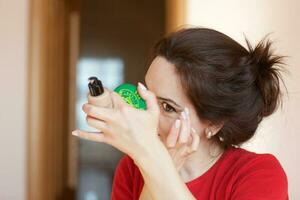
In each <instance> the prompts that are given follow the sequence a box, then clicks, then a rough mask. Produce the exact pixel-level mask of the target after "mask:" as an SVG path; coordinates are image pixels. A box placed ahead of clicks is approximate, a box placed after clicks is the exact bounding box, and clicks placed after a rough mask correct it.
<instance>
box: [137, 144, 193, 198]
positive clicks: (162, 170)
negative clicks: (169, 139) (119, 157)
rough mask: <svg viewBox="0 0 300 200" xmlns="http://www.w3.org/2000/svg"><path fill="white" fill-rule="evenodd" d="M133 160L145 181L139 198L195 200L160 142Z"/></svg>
mask: <svg viewBox="0 0 300 200" xmlns="http://www.w3.org/2000/svg"><path fill="white" fill-rule="evenodd" d="M134 160H135V164H136V165H137V166H138V167H139V169H140V171H141V174H142V176H143V178H144V183H145V185H144V188H143V191H142V193H141V196H140V200H151V199H155V200H176V199H178V200H182V199H185V200H195V197H194V196H193V195H192V194H191V192H190V191H189V189H188V188H187V186H186V185H185V183H184V182H183V181H182V179H181V178H180V175H179V174H178V172H177V170H176V168H175V166H174V164H173V161H172V159H171V157H170V155H169V153H168V151H167V149H166V148H165V147H164V146H163V144H162V143H160V142H157V144H156V145H155V147H152V151H151V152H147V153H144V154H143V155H141V156H140V158H138V159H134Z"/></svg>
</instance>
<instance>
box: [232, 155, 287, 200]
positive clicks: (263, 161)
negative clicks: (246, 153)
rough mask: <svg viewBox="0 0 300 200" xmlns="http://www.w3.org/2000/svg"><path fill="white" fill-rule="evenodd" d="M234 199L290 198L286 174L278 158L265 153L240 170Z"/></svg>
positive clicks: (270, 199)
mask: <svg viewBox="0 0 300 200" xmlns="http://www.w3.org/2000/svg"><path fill="white" fill-rule="evenodd" d="M240 172H241V173H240V174H239V175H238V178H237V180H238V181H237V182H236V183H235V186H234V187H233V191H232V198H231V199H232V200H288V189H287V188H288V182H287V177H286V174H285V172H284V170H283V168H282V167H281V165H280V163H279V162H278V160H277V159H276V158H275V157H274V156H272V155H270V154H264V155H262V156H260V157H259V158H256V159H254V160H252V161H249V163H247V164H246V165H245V166H243V167H242V169H241V170H240Z"/></svg>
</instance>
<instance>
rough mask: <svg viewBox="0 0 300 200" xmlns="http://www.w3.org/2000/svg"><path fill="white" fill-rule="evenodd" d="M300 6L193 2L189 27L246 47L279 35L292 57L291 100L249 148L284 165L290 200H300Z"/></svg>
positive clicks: (288, 0)
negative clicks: (246, 40) (214, 31)
mask: <svg viewBox="0 0 300 200" xmlns="http://www.w3.org/2000/svg"><path fill="white" fill-rule="evenodd" d="M299 10H300V1H298V0H264V1H262V0H248V1H244V0H227V1H221V0H219V1H218V0H210V1H207V0H187V11H186V12H187V24H189V25H198V26H204V27H210V28H215V29H217V30H219V31H221V32H224V33H226V34H228V35H229V36H231V37H233V38H234V39H236V40H238V41H240V42H243V44H244V41H243V33H245V35H246V36H247V37H248V38H249V39H250V40H251V41H252V42H254V43H256V42H257V41H259V40H260V39H261V38H262V37H264V36H265V35H266V34H267V33H273V34H272V35H271V37H272V38H273V39H274V40H275V48H276V49H277V52H279V53H281V54H284V55H288V56H289V58H288V59H287V63H288V65H289V66H288V70H289V72H290V73H289V74H285V76H284V79H285V81H286V85H287V88H288V90H289V97H288V99H287V98H285V102H284V106H283V108H282V110H279V111H278V112H277V113H275V114H274V115H273V116H271V117H270V118H268V119H265V120H264V122H263V123H262V124H261V126H260V128H259V130H258V134H257V136H256V137H255V138H254V140H252V141H251V142H250V143H248V144H246V145H245V147H246V148H248V149H250V150H253V151H256V152H270V153H272V154H274V155H275V156H276V157H277V158H278V159H279V160H280V162H281V163H282V165H283V167H284V169H285V171H286V172H287V175H288V178H289V193H290V199H300V190H299V189H298V186H299V183H300V174H299V173H298V168H299V165H300V156H299V155H298V154H299V152H300V151H299V147H298V146H297V144H298V143H299V141H300V133H299V129H298V126H297V122H298V124H299V117H298V113H300V79H299V78H300V68H299V65H300V40H299V35H300V22H299V18H300V13H299Z"/></svg>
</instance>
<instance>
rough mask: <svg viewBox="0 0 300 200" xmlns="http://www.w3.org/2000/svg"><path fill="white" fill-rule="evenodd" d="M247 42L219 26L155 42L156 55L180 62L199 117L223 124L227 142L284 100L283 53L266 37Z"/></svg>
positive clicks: (220, 136)
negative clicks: (219, 30) (282, 93)
mask: <svg viewBox="0 0 300 200" xmlns="http://www.w3.org/2000/svg"><path fill="white" fill-rule="evenodd" d="M246 43H247V46H248V49H246V48H244V47H243V46H242V45H240V44H239V43H238V42H236V41H234V40H233V39H232V38H230V37H228V36H226V35H225V34H223V33H220V32H218V31H216V30H212V29H207V28H189V29H182V30H179V31H177V32H174V33H172V34H170V35H168V36H166V37H164V38H163V39H161V40H160V41H158V43H157V44H156V45H155V47H154V52H153V57H152V59H154V58H155V57H156V56H162V57H164V58H166V59H167V60H168V61H169V62H171V63H172V64H174V65H175V67H176V69H177V72H178V74H179V76H180V79H181V82H182V85H183V87H184V89H185V92H186V95H187V97H188V98H189V99H190V101H191V102H192V104H193V105H194V107H195V109H196V111H197V114H198V116H199V118H200V119H205V120H209V121H210V122H212V123H214V124H216V125H218V124H223V127H222V128H221V129H220V131H219V132H218V133H217V134H216V135H215V136H214V139H215V140H216V141H217V142H218V143H220V144H221V145H222V146H223V147H225V148H227V147H230V146H233V145H240V144H241V143H243V142H245V141H247V140H249V139H250V138H251V137H252V136H253V135H254V133H255V131H256V129H257V127H258V124H259V123H260V122H261V120H262V119H263V117H266V116H269V115H271V114H272V113H273V112H274V111H275V110H276V108H277V107H278V104H279V103H280V94H281V92H280V80H281V76H280V69H281V66H282V65H283V62H282V58H283V57H282V56H277V55H274V54H273V51H272V50H271V42H270V40H267V39H266V38H265V39H264V40H262V41H261V42H259V43H258V45H257V46H256V47H255V48H253V47H252V46H251V45H250V43H249V41H248V40H247V39H246Z"/></svg>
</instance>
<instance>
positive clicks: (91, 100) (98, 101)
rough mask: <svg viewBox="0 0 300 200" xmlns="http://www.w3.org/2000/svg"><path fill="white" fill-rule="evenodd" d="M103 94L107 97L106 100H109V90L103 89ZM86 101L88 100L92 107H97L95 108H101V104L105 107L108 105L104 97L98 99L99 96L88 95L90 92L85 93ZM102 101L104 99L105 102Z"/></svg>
mask: <svg viewBox="0 0 300 200" xmlns="http://www.w3.org/2000/svg"><path fill="white" fill-rule="evenodd" d="M103 93H106V94H105V96H107V98H110V97H109V95H110V93H111V90H109V89H107V88H104V92H103ZM87 99H88V102H89V104H93V105H97V106H101V105H102V104H103V106H107V104H108V102H107V100H106V97H105V98H99V96H92V95H91V94H90V92H88V93H87ZM103 99H105V100H103Z"/></svg>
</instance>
